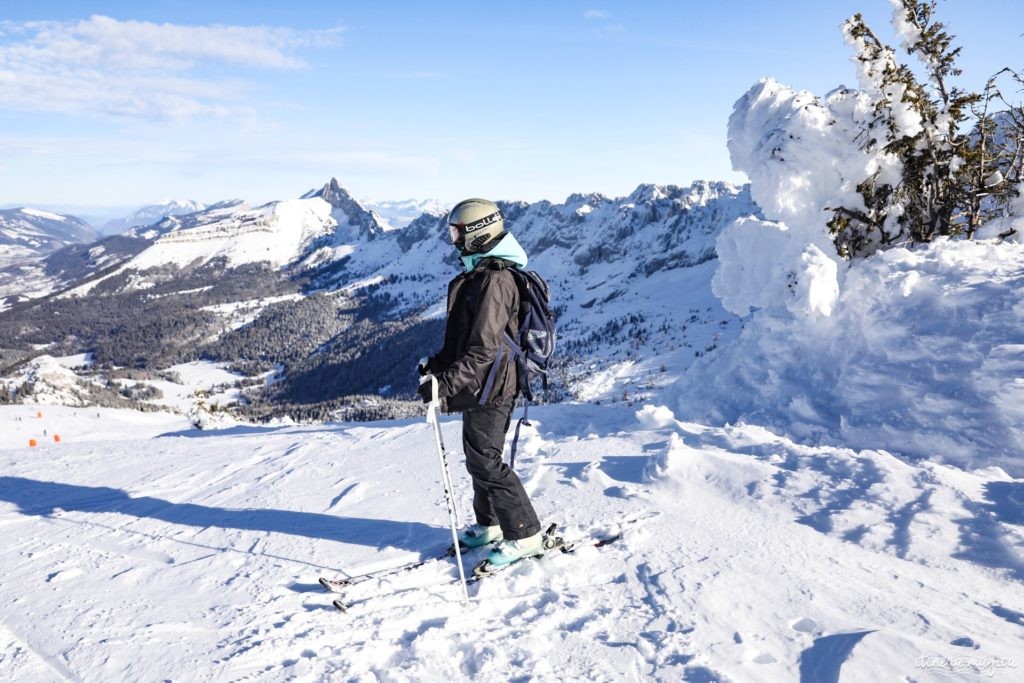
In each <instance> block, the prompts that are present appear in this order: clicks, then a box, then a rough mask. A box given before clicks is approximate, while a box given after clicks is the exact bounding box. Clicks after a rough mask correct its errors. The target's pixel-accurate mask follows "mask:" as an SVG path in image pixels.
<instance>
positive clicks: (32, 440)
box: [28, 439, 38, 448]
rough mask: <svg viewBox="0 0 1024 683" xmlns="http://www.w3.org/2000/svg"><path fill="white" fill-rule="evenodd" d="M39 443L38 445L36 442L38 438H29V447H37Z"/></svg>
mask: <svg viewBox="0 0 1024 683" xmlns="http://www.w3.org/2000/svg"><path fill="white" fill-rule="evenodd" d="M37 445H38V444H37V443H36V440H35V439H29V440H28V447H29V448H35V447H36V446H37Z"/></svg>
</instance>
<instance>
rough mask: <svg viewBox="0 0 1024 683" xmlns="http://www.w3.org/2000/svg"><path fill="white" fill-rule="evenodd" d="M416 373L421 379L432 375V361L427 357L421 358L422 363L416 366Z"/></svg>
mask: <svg viewBox="0 0 1024 683" xmlns="http://www.w3.org/2000/svg"><path fill="white" fill-rule="evenodd" d="M416 371H417V372H419V373H420V377H423V376H424V375H429V374H430V359H429V358H427V357H426V356H423V358H420V362H419V363H417V364H416Z"/></svg>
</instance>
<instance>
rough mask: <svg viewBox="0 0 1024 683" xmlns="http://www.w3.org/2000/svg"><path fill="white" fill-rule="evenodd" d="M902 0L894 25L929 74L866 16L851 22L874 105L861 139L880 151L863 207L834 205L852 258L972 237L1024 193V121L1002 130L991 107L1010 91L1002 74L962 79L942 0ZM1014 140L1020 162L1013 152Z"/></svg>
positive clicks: (838, 241)
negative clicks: (1021, 185) (978, 84)
mask: <svg viewBox="0 0 1024 683" xmlns="http://www.w3.org/2000/svg"><path fill="white" fill-rule="evenodd" d="M893 4H894V5H895V10H894V12H893V27H894V29H895V31H896V34H897V36H899V38H900V39H901V41H902V48H903V51H904V52H905V53H906V54H907V55H909V56H914V57H916V58H917V60H918V62H919V63H920V69H921V71H922V72H923V74H924V76H925V77H924V78H923V79H921V80H919V79H918V76H917V75H916V74H915V72H914V70H913V69H911V68H910V66H908V65H907V64H904V63H901V62H900V61H898V60H897V58H896V51H895V50H894V49H893V48H891V47H889V46H888V45H886V44H884V43H883V42H882V41H881V40H880V39H879V38H878V36H877V35H876V34H875V33H874V32H873V31H872V30H871V29H870V28H869V27H868V25H867V24H866V23H865V22H864V19H863V17H862V16H861V15H860V14H855V15H854V16H853V17H851V18H850V19H848V20H847V21H846V22H845V23H844V24H843V33H844V35H845V36H846V39H847V42H849V43H850V44H851V45H852V46H853V48H854V50H855V57H854V59H855V61H856V62H857V63H858V66H859V72H860V73H859V76H860V81H861V87H862V89H863V91H864V92H865V93H866V94H867V96H868V97H870V98H871V101H872V102H873V105H874V106H873V117H872V118H870V119H869V120H868V121H866V123H865V125H864V128H863V130H862V131H861V136H860V138H859V142H860V144H861V146H862V148H863V149H864V150H865V151H867V152H870V153H873V154H874V164H873V165H874V168H873V169H872V171H871V174H870V175H869V176H868V177H867V178H865V179H864V180H863V181H862V182H861V183H860V184H858V186H857V190H858V192H859V194H860V196H861V198H862V199H863V206H843V207H836V208H833V209H832V211H833V217H832V219H831V220H830V221H829V223H828V227H829V230H830V233H831V235H832V237H833V240H834V242H835V245H836V249H837V250H838V252H839V254H840V255H842V256H844V257H846V258H850V257H854V256H862V255H867V254H870V253H872V252H873V251H875V250H876V249H878V248H883V247H887V246H891V245H895V244H902V243H918V242H929V241H931V240H932V239H934V238H935V237H938V236H942V235H961V234H963V235H965V236H967V237H971V236H973V235H974V233H975V231H976V230H977V229H978V227H980V225H981V224H982V223H984V222H985V220H987V219H988V218H990V217H992V211H993V209H992V207H997V206H1000V205H1001V206H1004V207H1005V205H1006V203H1007V202H1008V201H1009V199H1010V198H1012V197H1013V196H1016V194H1018V193H1019V189H1018V186H1017V184H1018V182H1019V179H1020V162H1019V156H1020V155H1019V150H1020V146H1021V137H1020V130H1021V129H1020V127H1019V126H1018V127H1017V128H1016V132H1015V133H1016V137H1015V140H1014V135H1013V134H1010V135H1005V134H1004V135H999V134H997V132H998V128H999V126H998V124H997V121H996V117H995V116H993V115H992V114H990V113H989V108H990V105H992V104H993V103H995V102H996V101H997V99H1001V95H1000V94H999V92H998V90H997V89H996V88H995V81H994V79H993V80H990V81H989V85H988V86H987V87H986V89H985V91H984V92H983V93H975V92H970V91H968V90H965V89H964V88H962V87H960V86H959V85H956V84H955V83H953V79H954V78H956V77H957V76H959V75H960V73H961V72H960V69H959V68H957V66H956V60H957V57H958V56H959V55H960V50H961V48H960V47H953V44H952V43H953V38H954V36H953V35H952V34H950V33H949V32H947V31H946V29H945V27H944V25H943V24H942V23H941V22H939V21H936V20H935V18H934V15H935V6H936V3H935V1H934V0H931V1H928V2H920V1H918V0H896V1H895V2H894V3H893ZM1011 73H1012V72H1011ZM1008 109H1009V113H1008V114H1004V116H1010V117H1011V119H1012V117H1014V116H1016V117H1017V119H1013V120H1019V118H1020V117H1019V114H1020V107H1019V106H1017V107H1013V106H1010V105H1008ZM1004 132H1005V131H1004ZM1014 146H1016V148H1017V150H1018V153H1017V159H1018V161H1017V162H1016V164H1015V165H1014V163H1013V161H1012V160H1013V158H1014V155H1013V154H1012V153H1010V151H1009V150H1010V149H1011V148H1013V147H1014ZM1001 166H1002V167H1005V168H1006V170H1003V168H1001ZM987 198H995V199H994V201H986V200H987Z"/></svg>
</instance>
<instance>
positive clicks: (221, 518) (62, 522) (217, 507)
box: [0, 404, 1024, 681]
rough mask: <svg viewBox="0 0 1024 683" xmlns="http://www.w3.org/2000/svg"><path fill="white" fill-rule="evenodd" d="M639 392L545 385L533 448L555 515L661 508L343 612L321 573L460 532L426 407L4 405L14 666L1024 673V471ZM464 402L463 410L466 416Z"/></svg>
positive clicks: (365, 567)
mask: <svg viewBox="0 0 1024 683" xmlns="http://www.w3.org/2000/svg"><path fill="white" fill-rule="evenodd" d="M634 410H635V409H627V408H626V407H625V406H624V405H621V404H620V405H619V406H617V407H612V406H602V407H597V406H586V405H566V406H552V407H542V408H540V409H538V410H537V411H536V415H535V417H536V420H535V423H534V424H535V425H536V431H533V430H527V431H526V433H525V436H524V441H523V444H522V446H523V449H522V451H521V452H522V455H521V456H520V462H521V465H520V474H521V476H522V477H523V479H524V481H525V483H526V486H527V489H528V490H529V491H530V493H531V495H532V497H533V499H534V501H535V503H536V506H537V508H538V511H539V513H540V515H541V517H542V519H543V520H544V521H545V522H559V523H560V524H562V525H563V526H564V527H565V532H566V533H567V534H580V533H586V532H587V531H588V530H590V531H592V532H594V533H610V532H614V531H616V530H618V529H619V528H620V526H619V522H620V521H621V520H624V519H637V518H638V519H640V521H639V522H638V523H636V524H632V525H626V526H625V527H623V530H624V533H625V535H624V537H623V539H622V540H621V541H619V542H618V543H615V544H613V545H611V546H608V547H607V548H604V549H601V550H596V549H583V550H580V551H578V552H577V553H576V555H575V556H561V555H559V556H556V557H552V558H548V559H545V560H544V561H543V562H541V563H534V562H528V563H526V564H523V565H521V566H517V567H514V568H512V569H510V570H508V571H507V572H506V573H505V574H503V575H499V576H497V577H494V578H492V579H487V580H486V581H485V582H482V583H480V584H477V585H476V586H475V587H473V588H472V590H471V603H470V606H469V609H468V610H467V609H464V608H462V607H461V606H460V605H459V603H458V596H459V591H458V590H457V588H456V587H455V586H453V585H451V584H446V582H447V581H450V580H451V579H452V578H453V577H454V576H455V570H454V568H453V567H452V565H451V562H450V561H446V562H440V563H435V564H432V565H428V566H426V567H424V568H423V569H421V570H418V571H415V572H411V573H409V574H405V575H402V576H400V577H398V578H393V579H390V580H382V581H371V582H368V583H367V584H363V585H361V586H360V587H358V589H356V588H353V589H351V590H350V591H349V593H348V594H347V596H346V597H347V599H348V601H349V604H350V609H349V612H348V613H347V614H341V613H339V612H337V611H335V610H334V609H333V608H332V607H331V606H330V600H331V597H332V596H329V595H327V594H325V593H322V592H321V590H320V588H319V586H317V584H316V578H317V577H318V576H319V575H321V574H328V575H346V574H348V575H354V574H358V573H361V572H364V571H369V570H373V569H378V568H382V567H386V566H389V565H392V564H395V563H400V562H403V561H406V560H409V559H412V558H417V557H422V556H424V555H425V554H428V553H431V552H434V551H435V550H437V549H438V548H443V547H444V545H445V543H446V542H447V539H448V538H449V532H448V530H447V529H446V526H445V525H446V518H447V515H446V513H445V511H444V508H443V503H442V502H441V499H440V495H441V491H440V486H439V481H438V479H439V478H438V475H437V471H436V469H437V463H436V456H435V455H434V454H433V453H432V452H431V450H430V437H429V434H428V432H427V426H426V425H425V424H423V423H422V422H420V421H412V422H409V421H404V422H392V423H380V424H358V425H355V424H329V425H323V426H291V427H289V426H276V427H243V426H239V427H236V428H232V429H227V430H224V431H219V432H218V431H213V432H196V431H189V430H188V429H186V427H185V425H184V422H183V421H182V420H180V419H177V420H176V419H175V418H172V417H169V416H160V415H142V414H139V413H118V412H116V411H100V415H99V416H96V413H95V411H77V412H75V411H74V410H72V409H60V408H47V409H46V412H45V414H44V418H42V419H39V418H35V417H34V415H35V413H34V412H33V410H32V409H29V407H27V406H19V407H3V408H0V421H2V423H3V427H4V428H3V429H2V430H0V434H2V435H3V436H2V437H0V438H3V439H4V441H3V443H2V444H0V446H2V447H5V448H6V449H7V450H0V462H2V471H3V474H2V475H0V525H2V526H3V528H4V536H5V544H4V547H3V548H0V571H2V572H3V575H4V577H5V579H4V581H3V583H2V584H0V600H2V602H3V604H5V605H9V606H12V609H8V610H5V614H4V619H3V626H2V628H0V643H2V646H0V677H3V678H4V679H6V680H60V679H70V680H168V679H170V680H190V681H204V680H290V679H295V678H299V679H301V680H372V679H375V678H384V679H387V680H441V679H445V680H468V679H472V680H483V681H499V680H500V681H505V680H514V679H523V678H534V679H546V680H550V679H558V680H584V679H585V680H664V681H668V680H683V679H687V680H734V681H748V680H756V681H792V680H797V679H800V680H806V681H822V680H844V681H845V680H858V681H859V680H916V681H939V680H949V677H948V675H949V673H953V674H954V675H955V677H959V678H964V677H970V678H971V680H973V679H974V677H977V676H979V675H980V674H982V673H985V672H986V671H989V672H992V673H994V674H995V680H1012V679H1013V676H1015V675H1016V673H1017V669H1016V668H1015V667H1016V666H1019V663H1020V659H1021V656H1022V654H1024V648H1022V639H1021V628H1022V627H1024V594H1022V593H1021V591H1019V590H1018V587H1019V582H1020V580H1021V578H1022V576H1024V560H1022V557H1021V544H1022V542H1024V538H1022V531H1021V526H1020V523H1021V518H1020V510H1019V505H1018V504H1016V503H1015V502H1014V501H1015V500H1019V498H1020V496H1021V495H1022V492H1021V488H1020V487H1021V483H1020V481H1019V480H1018V481H1011V480H1008V479H1007V478H1005V476H1003V475H1001V474H999V473H998V472H994V471H990V472H979V473H974V474H968V473H964V472H960V471H957V470H954V469H951V468H948V467H945V466H942V465H937V464H932V463H924V464H920V465H910V464H907V463H905V462H902V461H900V460H898V459H896V458H894V457H892V456H890V455H887V454H885V453H883V452H877V451H853V450H847V449H836V448H824V447H820V448H814V447H807V446H800V445H797V444H795V443H793V442H791V441H788V440H786V439H784V438H780V437H776V436H773V435H771V434H769V433H768V432H766V431H765V430H763V429H759V428H757V427H752V426H737V427H727V428H712V427H703V426H700V425H696V424H692V423H681V422H678V421H676V420H675V419H674V418H673V416H672V414H671V412H670V411H668V410H667V409H665V408H660V409H655V408H645V409H643V410H642V411H640V412H639V413H638V414H635V413H634ZM19 418H20V420H19ZM44 420H45V422H44ZM44 425H45V427H47V428H48V429H49V430H50V433H53V431H54V430H56V429H59V430H60V431H61V434H62V436H63V437H64V438H63V440H62V443H60V444H49V445H43V446H40V447H39V451H40V453H39V455H40V456H41V455H44V454H45V457H31V455H30V452H29V451H28V450H27V449H25V448H23V447H22V443H23V442H24V439H26V438H27V437H28V436H29V435H30V434H35V433H38V432H40V431H41V428H42V427H43V426H44ZM458 428H459V426H458V422H457V421H454V420H446V421H445V423H444V429H445V436H446V439H447V440H448V442H449V443H458ZM453 460H455V461H456V462H454V463H453V475H454V481H455V487H456V489H457V493H458V495H459V504H460V513H461V515H462V518H463V519H465V518H467V517H468V516H469V514H470V509H469V487H468V481H467V477H466V474H465V472H464V471H462V469H461V467H462V466H461V463H460V462H458V461H459V460H460V458H458V457H454V458H453ZM467 561H471V560H467ZM375 596H376V597H375ZM1008 660H1012V661H1008ZM944 663H945V666H946V669H943V668H942V667H943V664H944ZM1010 663H1012V664H1013V666H1014V668H1010ZM948 667H956V668H955V669H954V670H953V671H950V670H949V669H948ZM840 676H841V679H840Z"/></svg>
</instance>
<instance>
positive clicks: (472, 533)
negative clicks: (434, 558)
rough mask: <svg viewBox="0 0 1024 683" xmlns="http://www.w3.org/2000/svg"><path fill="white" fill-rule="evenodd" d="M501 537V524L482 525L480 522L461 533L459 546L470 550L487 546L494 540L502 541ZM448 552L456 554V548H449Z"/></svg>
mask: <svg viewBox="0 0 1024 683" xmlns="http://www.w3.org/2000/svg"><path fill="white" fill-rule="evenodd" d="M501 539H502V535H501V527H500V526H497V525H495V526H482V525H480V524H473V525H472V526H470V527H469V528H468V529H466V530H465V531H463V532H462V533H461V534H459V547H460V548H461V549H463V550H469V549H472V548H479V547H481V546H485V545H487V544H488V543H493V542H494V541H500V540H501ZM448 554H449V555H454V554H455V548H454V547H451V548H448Z"/></svg>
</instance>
